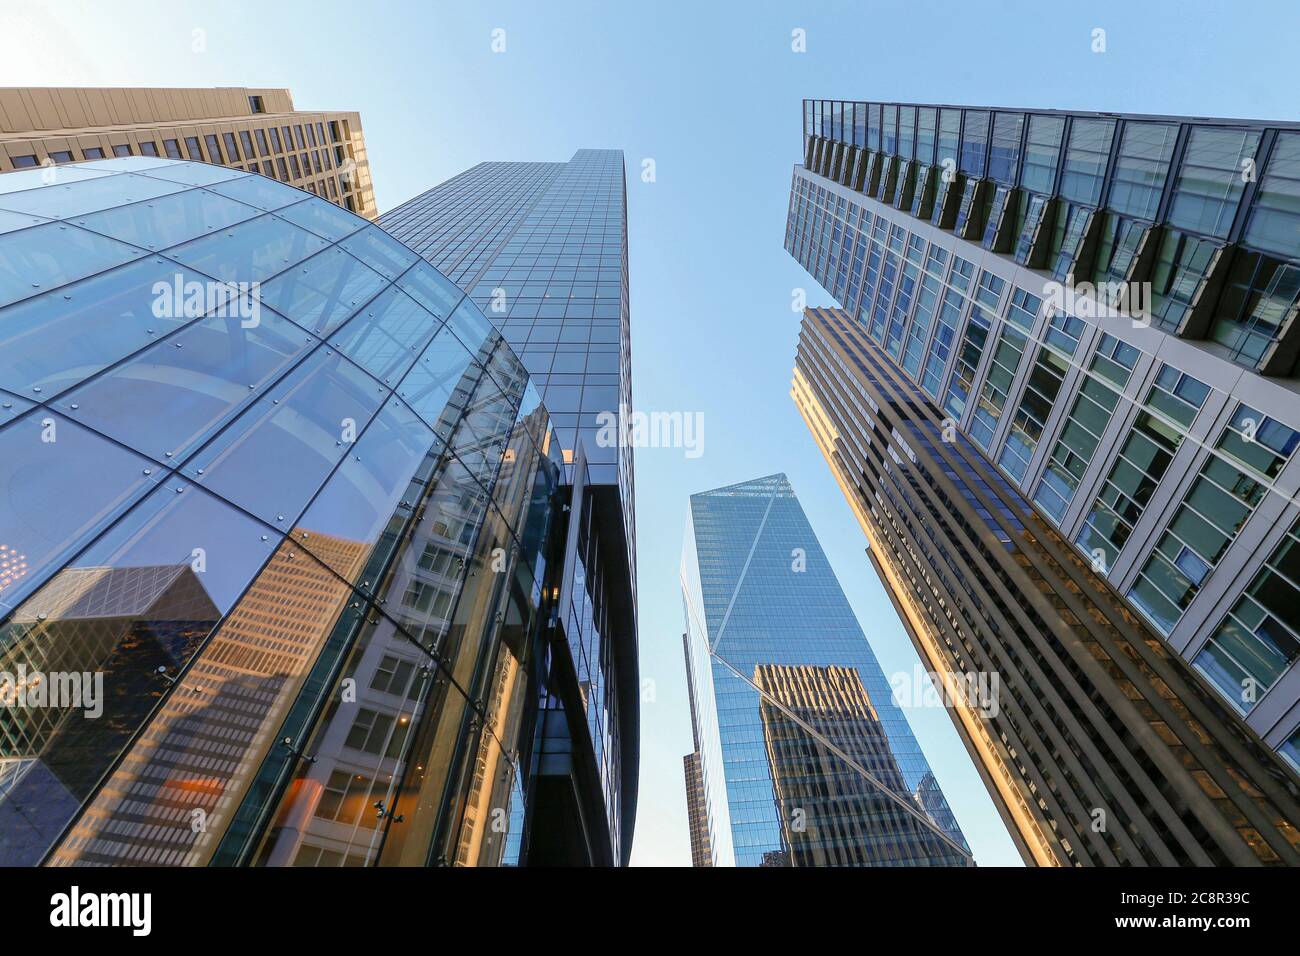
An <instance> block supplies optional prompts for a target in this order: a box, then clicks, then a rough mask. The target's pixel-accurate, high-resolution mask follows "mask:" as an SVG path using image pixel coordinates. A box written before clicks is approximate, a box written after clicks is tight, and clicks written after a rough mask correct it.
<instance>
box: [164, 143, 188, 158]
mask: <svg viewBox="0 0 1300 956" xmlns="http://www.w3.org/2000/svg"><path fill="white" fill-rule="evenodd" d="M163 152H164V153H166V154H167V155H168V156H169V157H171V158H172V159H181V158H183V157H182V156H181V147H180V143H178V142H176V140H174V139H165V140H163Z"/></svg>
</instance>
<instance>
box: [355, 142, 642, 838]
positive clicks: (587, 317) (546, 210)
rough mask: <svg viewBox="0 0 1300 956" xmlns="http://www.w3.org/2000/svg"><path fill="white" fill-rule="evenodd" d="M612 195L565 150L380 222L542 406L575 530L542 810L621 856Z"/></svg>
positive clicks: (621, 515) (623, 214)
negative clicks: (519, 367)
mask: <svg viewBox="0 0 1300 956" xmlns="http://www.w3.org/2000/svg"><path fill="white" fill-rule="evenodd" d="M626 192H627V190H626V185H625V179H624V169H623V153H622V151H621V150H616V149H580V150H578V151H577V152H576V153H574V155H573V157H572V158H571V159H570V160H569V161H568V162H564V163H545V162H486V163H480V164H479V165H477V166H475V167H473V168H472V169H469V170H466V171H465V172H463V173H461V174H459V175H457V176H454V177H452V178H451V179H449V180H447V181H446V182H445V183H442V184H441V185H439V186H435V187H434V188H432V189H430V190H427V191H426V192H424V193H421V194H420V195H418V196H416V197H414V198H413V199H410V200H408V201H407V202H405V203H402V204H401V205H400V206H398V207H397V208H395V209H393V210H391V211H389V212H386V213H384V214H383V215H382V216H381V217H380V219H379V224H380V225H381V226H382V227H383V228H384V229H386V230H387V231H388V232H389V233H391V234H392V235H394V236H396V237H397V238H398V239H400V240H401V241H402V242H404V243H406V244H407V245H408V246H410V247H411V248H412V249H414V250H415V251H416V252H418V253H419V254H420V255H422V256H423V257H424V258H425V259H426V260H427V261H428V262H429V263H431V264H432V265H433V266H435V267H436V268H438V269H439V270H440V271H441V272H442V273H443V274H445V275H446V276H447V277H448V278H450V279H451V280H452V281H454V282H456V283H457V284H458V285H459V286H460V287H461V288H463V289H464V290H465V291H466V293H467V294H468V297H469V300H470V301H471V302H473V303H475V304H477V305H478V306H479V308H480V309H481V310H482V311H483V314H484V315H486V316H487V317H488V318H489V319H491V320H492V322H493V323H494V324H495V325H496V326H497V328H498V329H499V330H500V332H501V335H502V336H504V338H505V340H506V341H507V342H508V343H509V344H510V346H511V347H512V348H513V349H514V350H515V352H516V354H518V356H519V358H520V360H521V361H522V362H523V364H524V366H525V367H526V368H527V369H528V371H529V373H530V375H531V376H532V380H533V382H534V383H535V384H536V387H537V389H538V390H539V392H540V393H541V395H542V398H543V401H544V402H545V404H546V408H547V411H548V412H549V414H550V420H551V423H552V425H553V427H554V428H555V434H556V436H557V438H558V440H559V443H560V452H559V454H560V455H561V457H562V460H563V466H564V467H563V476H562V478H563V484H564V488H565V494H566V495H567V496H568V501H567V503H568V505H569V507H570V509H571V510H570V512H569V513H568V514H569V523H570V525H571V526H572V527H575V528H576V529H577V535H576V536H575V537H574V538H572V539H571V540H570V541H569V542H568V546H567V550H566V553H565V558H564V568H563V572H562V580H561V585H560V588H561V590H560V594H559V605H558V610H557V611H556V613H555V616H554V620H553V624H554V627H555V628H556V629H557V634H558V635H559V636H560V637H561V638H562V639H563V641H564V643H566V644H567V645H568V648H569V655H568V660H567V661H566V660H557V661H556V663H555V679H554V682H553V686H554V687H555V689H556V694H555V696H554V697H553V698H552V699H551V700H550V701H549V705H550V710H551V724H550V725H548V729H547V731H546V733H545V734H544V735H543V740H542V741H541V743H540V744H539V748H540V752H541V753H542V754H544V755H545V757H544V759H543V761H542V766H543V767H544V768H545V779H546V780H547V781H548V782H551V783H553V785H554V786H553V789H550V790H549V792H550V794H551V795H552V797H553V799H549V800H547V801H546V807H547V814H546V816H547V818H548V819H550V820H551V821H552V824H551V826H552V827H553V828H554V829H556V830H557V832H558V831H559V829H560V828H564V827H569V826H571V825H572V821H573V820H574V819H575V818H581V819H582V820H583V823H582V829H583V830H585V831H587V832H591V833H607V834H608V838H607V840H608V842H611V843H612V845H613V847H614V850H613V856H614V858H615V859H616V860H620V861H622V862H626V861H627V859H628V855H629V854H630V852H631V840H630V839H629V837H628V834H630V832H631V828H632V823H633V820H634V819H635V814H636V793H637V773H638V766H637V747H638V735H639V729H638V728H639V722H640V700H639V697H640V688H639V678H638V673H639V670H638V661H637V621H636V520H635V511H634V505H635V491H634V490H635V482H634V479H633V469H632V447H631V443H630V442H629V441H626V440H624V438H625V436H626V434H627V432H626V430H625V429H624V428H623V427H622V426H623V425H624V424H627V423H628V414H629V413H630V411H631V408H632V353H631V325H630V316H629V310H628V267H627V195H626ZM575 720H576V721H577V723H578V725H579V726H573V727H571V722H572V721H575ZM582 727H585V730H583V729H581V728H582ZM552 733H553V734H554V736H553V737H552V736H551V735H552ZM588 742H590V752H589V753H588ZM588 765H590V767H594V768H595V773H594V775H593V774H592V773H591V772H590V769H589V766H588ZM573 794H577V795H578V797H577V802H576V805H571V804H572V799H571V798H572V795H573ZM596 816H601V817H603V821H601V820H596V819H594V817H596ZM601 839H602V840H605V839H606V838H604V837H602V838H601Z"/></svg>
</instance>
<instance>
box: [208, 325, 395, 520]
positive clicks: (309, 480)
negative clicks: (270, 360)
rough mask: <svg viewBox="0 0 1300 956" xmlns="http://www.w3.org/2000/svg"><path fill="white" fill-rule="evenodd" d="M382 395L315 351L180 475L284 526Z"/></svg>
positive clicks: (361, 376) (340, 362)
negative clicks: (187, 475)
mask: <svg viewBox="0 0 1300 956" xmlns="http://www.w3.org/2000/svg"><path fill="white" fill-rule="evenodd" d="M385 391H386V390H385V389H384V388H383V387H382V386H381V385H379V384H378V383H377V382H375V381H374V379H372V378H370V376H368V375H366V374H365V373H364V372H362V371H361V370H360V369H358V368H357V367H356V366H354V365H352V364H351V363H350V362H348V361H347V360H346V359H344V358H342V357H341V356H339V355H337V354H334V355H330V354H326V350H325V349H323V348H322V349H319V350H318V351H317V352H315V353H314V354H313V355H312V356H311V357H310V358H308V359H307V360H306V361H305V362H304V363H303V364H302V365H300V366H299V367H298V368H296V369H294V371H293V372H291V373H290V374H289V375H288V376H287V378H286V379H285V380H284V381H281V382H279V383H278V384H277V385H276V386H275V387H274V388H273V389H272V390H271V391H270V392H269V393H268V394H267V395H266V396H265V397H263V398H262V399H261V400H259V401H258V402H257V404H255V405H254V406H253V407H252V408H250V409H248V410H247V411H246V412H244V414H243V415H242V416H240V417H239V418H238V419H236V420H235V421H234V422H233V423H232V424H231V425H230V426H228V427H227V428H226V430H225V431H224V432H222V434H221V435H219V436H218V437H217V438H216V440H215V441H214V442H213V443H212V444H211V445H209V446H207V447H206V448H204V449H203V450H202V451H201V452H199V453H198V454H197V455H196V456H195V457H194V458H193V459H191V464H190V465H189V466H188V467H187V468H186V473H187V474H189V475H190V476H191V477H194V478H196V479H197V480H198V481H199V482H200V483H201V484H203V485H205V486H206V487H208V488H211V489H212V490H213V491H215V492H216V493H217V494H220V495H222V496H223V497H225V498H227V499H228V500H230V501H232V502H234V503H235V504H237V505H239V506H240V507H242V508H245V509H246V510H248V511H250V512H252V513H253V514H255V515H257V516H258V517H260V518H262V519H263V520H265V521H267V522H268V523H270V524H273V525H275V526H276V527H279V528H284V529H288V528H289V527H291V526H292V523H293V522H294V521H296V520H297V517H298V515H299V514H301V513H302V510H303V508H305V507H306V505H307V502H308V500H309V499H310V498H311V496H312V495H313V494H315V492H316V490H317V489H318V488H319V487H320V486H321V483H322V482H323V481H324V480H325V476H326V475H327V474H328V473H329V471H330V469H331V468H333V467H334V465H335V464H336V463H337V462H338V461H339V459H340V458H342V457H343V456H344V455H345V454H348V453H349V449H350V447H351V446H350V444H349V441H351V440H355V437H356V436H357V435H360V434H361V432H362V431H363V430H364V428H365V425H366V422H368V421H369V420H370V418H371V416H372V415H374V413H375V410H376V409H377V408H378V407H379V404H380V402H381V401H382V400H383V397H384V392H385ZM200 471H202V474H201V475H200V474H199V472H200Z"/></svg>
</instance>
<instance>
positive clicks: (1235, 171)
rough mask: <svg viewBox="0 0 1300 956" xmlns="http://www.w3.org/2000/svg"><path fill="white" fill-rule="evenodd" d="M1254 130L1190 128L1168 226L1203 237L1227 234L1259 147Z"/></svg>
mask: <svg viewBox="0 0 1300 956" xmlns="http://www.w3.org/2000/svg"><path fill="white" fill-rule="evenodd" d="M1259 138H1260V134H1259V132H1257V131H1255V130H1236V129H1220V128H1216V127H1212V126H1196V127H1193V128H1192V131H1191V135H1190V136H1189V138H1188V141H1187V152H1186V154H1185V155H1184V156H1183V163H1182V168H1181V169H1180V170H1179V171H1178V179H1177V181H1176V183H1175V186H1174V195H1173V202H1172V205H1171V206H1170V208H1169V223H1170V225H1173V226H1176V227H1178V228H1179V229H1188V230H1191V231H1193V232H1198V233H1201V234H1202V235H1207V236H1214V237H1216V238H1219V239H1222V238H1224V237H1226V236H1227V235H1228V230H1229V228H1231V226H1232V219H1233V217H1234V216H1235V215H1236V212H1237V204H1238V203H1239V202H1240V200H1241V194H1242V192H1243V191H1244V190H1245V188H1246V182H1245V176H1244V175H1243V174H1244V173H1245V171H1246V170H1247V169H1248V168H1249V163H1250V162H1251V161H1253V160H1254V157H1255V152H1256V150H1257V149H1258V147H1259Z"/></svg>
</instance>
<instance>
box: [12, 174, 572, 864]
mask: <svg viewBox="0 0 1300 956" xmlns="http://www.w3.org/2000/svg"><path fill="white" fill-rule="evenodd" d="M558 445H559V443H558V442H556V441H555V440H554V432H553V431H552V428H551V425H550V422H549V420H548V416H547V412H546V410H545V408H544V407H543V406H542V405H541V403H540V401H539V399H538V396H537V393H536V391H535V390H534V389H533V387H532V386H531V384H530V383H529V377H528V374H527V372H526V370H525V369H524V367H523V366H522V365H521V364H520V362H519V360H518V359H517V358H516V356H515V354H514V353H513V351H512V350H511V349H510V347H509V346H508V345H507V344H506V342H505V340H504V339H502V337H501V336H500V334H499V333H497V332H496V331H495V330H494V329H493V327H492V324H491V323H490V322H489V321H487V319H486V318H484V316H483V314H482V313H481V312H480V311H479V310H478V308H477V307H475V306H474V305H473V304H472V303H471V302H469V301H468V300H466V299H465V297H464V295H463V294H462V292H461V291H460V290H459V289H458V288H457V287H456V286H455V285H454V284H452V283H451V282H450V281H449V280H448V279H446V278H445V277H444V276H443V275H442V274H441V273H439V272H438V271H437V270H436V269H434V268H433V267H432V266H430V265H428V264H427V263H426V262H424V261H423V260H422V259H420V257H419V256H417V255H416V254H415V253H413V252H412V251H411V250H410V249H408V248H406V247H405V246H403V245H402V244H401V243H399V242H397V241H396V240H395V239H393V238H392V237H390V236H389V235H387V234H386V233H385V232H383V231H382V230H381V229H379V228H378V227H376V226H373V225H371V224H369V223H367V222H366V221H365V220H363V219H361V218H359V217H357V216H354V215H352V214H351V213H348V212H346V211H343V210H341V209H339V208H338V207H336V206H333V205H331V204H330V203H328V202H326V201H324V200H322V199H319V198H317V197H314V196H311V195H309V194H307V193H304V192H302V191H300V190H297V189H294V188H292V187H289V186H285V185H283V184H280V183H277V182H275V181H273V180H268V179H265V178H263V177H261V176H257V175H250V174H245V173H241V172H238V171H235V170H231V169H225V168H220V167H214V166H208V165H204V164H201V163H190V162H171V161H167V160H161V159H153V158H126V159H115V160H108V161H104V162H98V163H90V164H85V165H78V166H64V167H59V168H58V169H57V170H32V171H24V172H16V173H9V174H5V175H4V176H0V695H3V697H4V700H3V703H4V704H5V705H6V706H3V707H0V860H3V862H5V863H8V864H37V863H41V862H45V863H49V864H55V865H103V864H148V865H203V864H209V863H215V864H257V865H299V866H328V865H354V866H355V865H372V864H385V863H394V864H417V865H421V864H426V863H428V864H447V865H456V864H460V865H466V864H469V865H473V864H500V863H507V864H508V863H513V862H518V861H519V860H520V858H521V856H525V855H526V852H527V837H526V834H525V832H524V831H525V830H526V825H527V818H528V815H529V812H530V811H529V809H528V792H529V776H530V767H531V766H532V765H533V763H535V760H536V755H534V754H533V753H532V750H533V746H532V743H531V741H533V740H534V739H535V738H536V737H537V736H538V735H539V731H538V726H537V725H538V724H539V723H540V722H542V716H543V715H544V711H541V712H540V713H539V703H540V704H541V706H542V707H544V706H545V702H546V700H547V695H548V692H547V690H546V686H545V685H546V681H547V677H546V674H547V673H548V672H549V668H550V667H551V666H552V665H551V662H550V660H549V653H550V652H549V651H548V650H546V649H545V647H544V645H543V643H542V634H543V631H542V628H541V622H542V621H543V620H544V619H545V617H546V615H547V613H548V609H547V608H545V607H543V601H544V597H545V596H546V594H547V589H548V581H549V580H550V577H551V573H550V572H551V568H552V565H553V564H554V558H555V555H554V553H553V551H554V548H555V545H554V542H555V540H556V539H557V537H559V536H560V535H559V534H558V533H557V532H562V529H560V528H559V527H558V517H557V516H558V515H559V514H560V510H559V509H558V508H556V507H555V502H556V500H557V499H556V497H555V495H556V492H557V489H558V487H559V481H560V477H561V470H562V467H563V461H562V458H561V455H560V453H559V449H558Z"/></svg>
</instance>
